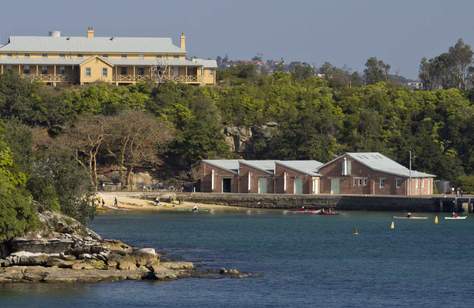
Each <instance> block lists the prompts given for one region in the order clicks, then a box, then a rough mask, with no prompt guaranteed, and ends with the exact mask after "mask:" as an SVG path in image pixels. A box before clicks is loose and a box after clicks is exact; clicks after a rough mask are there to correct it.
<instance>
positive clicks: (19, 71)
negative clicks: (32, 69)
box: [18, 64, 21, 76]
mask: <svg viewBox="0 0 474 308" xmlns="http://www.w3.org/2000/svg"><path fill="white" fill-rule="evenodd" d="M18 75H19V76H21V65H20V64H18Z"/></svg>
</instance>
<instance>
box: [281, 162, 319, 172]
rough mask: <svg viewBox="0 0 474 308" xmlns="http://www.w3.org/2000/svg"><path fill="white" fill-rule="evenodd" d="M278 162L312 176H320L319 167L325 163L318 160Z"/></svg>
mask: <svg viewBox="0 0 474 308" xmlns="http://www.w3.org/2000/svg"><path fill="white" fill-rule="evenodd" d="M277 163H278V164H280V165H282V166H285V167H288V168H290V169H293V170H295V171H299V172H301V173H305V174H308V175H311V176H319V175H320V174H319V173H318V169H319V167H321V166H322V165H323V163H321V162H319V161H317V160H279V161H277Z"/></svg>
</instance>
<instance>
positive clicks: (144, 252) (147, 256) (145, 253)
mask: <svg viewBox="0 0 474 308" xmlns="http://www.w3.org/2000/svg"><path fill="white" fill-rule="evenodd" d="M132 256H133V257H134V258H135V263H136V265H137V266H146V265H150V264H151V263H154V262H156V261H158V262H159V256H158V254H157V253H156V251H155V249H153V248H144V249H139V250H136V251H134V252H133V254H132Z"/></svg>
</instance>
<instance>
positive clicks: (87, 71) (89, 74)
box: [86, 67, 92, 77]
mask: <svg viewBox="0 0 474 308" xmlns="http://www.w3.org/2000/svg"><path fill="white" fill-rule="evenodd" d="M86 76H87V77H91V76H92V70H91V68H90V67H86Z"/></svg>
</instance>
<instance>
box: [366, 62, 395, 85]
mask: <svg viewBox="0 0 474 308" xmlns="http://www.w3.org/2000/svg"><path fill="white" fill-rule="evenodd" d="M389 72H390V65H388V64H385V63H384V62H383V61H382V60H378V59H377V58H376V57H371V58H369V59H367V62H366V63H365V69H364V79H365V82H366V83H367V84H372V83H377V82H380V81H388V77H389Z"/></svg>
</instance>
